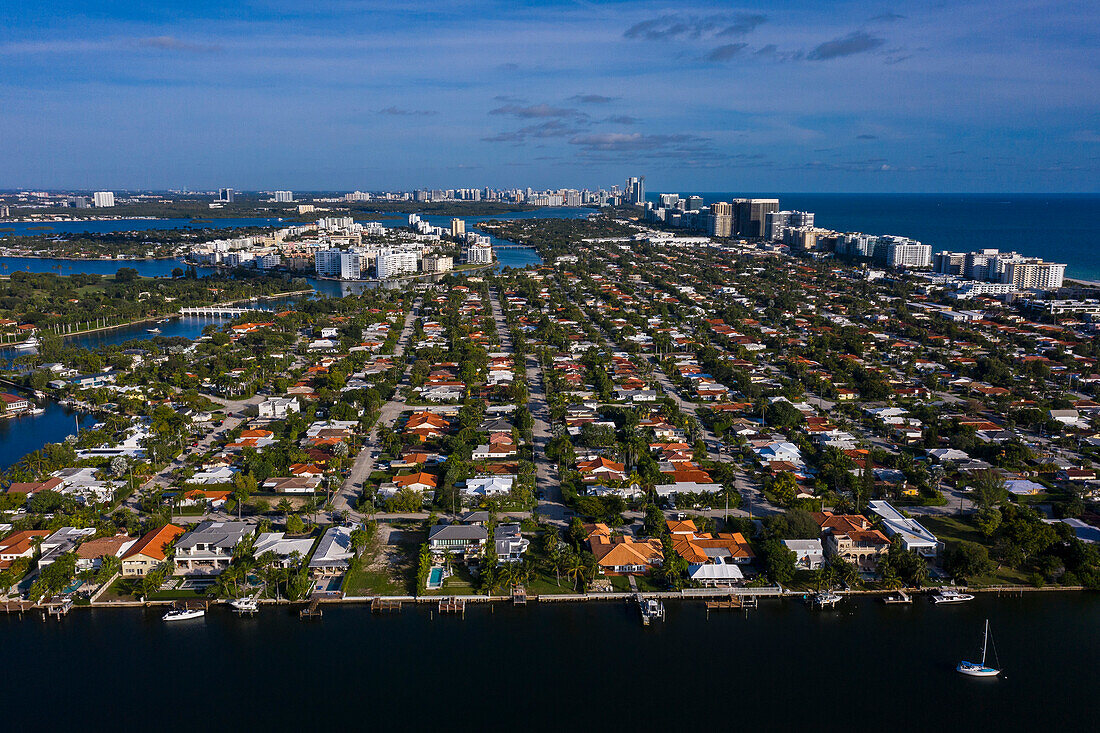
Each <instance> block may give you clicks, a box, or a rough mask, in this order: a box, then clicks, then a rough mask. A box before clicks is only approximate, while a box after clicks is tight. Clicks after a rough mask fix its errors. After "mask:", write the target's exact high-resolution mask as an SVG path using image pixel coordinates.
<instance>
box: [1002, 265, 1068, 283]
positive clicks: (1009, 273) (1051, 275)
mask: <svg viewBox="0 0 1100 733" xmlns="http://www.w3.org/2000/svg"><path fill="white" fill-rule="evenodd" d="M1065 275H1066V266H1065V265H1063V264H1058V263H1054V262H1043V261H1042V260H1037V259H1030V260H1023V261H1009V262H1006V263H1005V269H1004V274H1003V275H1001V282H1002V283H1009V284H1011V285H1014V286H1016V287H1017V288H1020V289H1022V290H1027V289H1029V288H1038V289H1040V290H1053V289H1054V288H1060V287H1062V280H1063V279H1064V278H1065Z"/></svg>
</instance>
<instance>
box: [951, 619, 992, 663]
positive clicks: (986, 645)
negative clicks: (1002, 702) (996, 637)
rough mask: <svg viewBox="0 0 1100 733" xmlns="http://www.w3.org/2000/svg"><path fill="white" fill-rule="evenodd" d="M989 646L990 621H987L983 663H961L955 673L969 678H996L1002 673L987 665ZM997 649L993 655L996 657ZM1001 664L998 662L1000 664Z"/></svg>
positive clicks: (983, 639) (983, 643)
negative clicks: (987, 649)
mask: <svg viewBox="0 0 1100 733" xmlns="http://www.w3.org/2000/svg"><path fill="white" fill-rule="evenodd" d="M988 646H989V619H986V620H985V634H984V635H983V636H982V661H981V662H967V661H965V660H964V661H962V662H959V666H957V667H955V671H956V672H958V673H959V674H965V675H967V676H969V677H996V676H997V675H999V674H1000V673H1001V670H999V669H994V668H993V667H987V666H986V664H985V653H986V648H987V647H988ZM996 654H997V647H993V655H994V656H996ZM999 663H1000V662H999V661H998V664H999Z"/></svg>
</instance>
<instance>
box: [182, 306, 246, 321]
mask: <svg viewBox="0 0 1100 733" xmlns="http://www.w3.org/2000/svg"><path fill="white" fill-rule="evenodd" d="M258 310H259V308H241V307H239V306H228V305H227V306H216V305H215V306H205V307H201V308H180V315H181V316H198V317H205V318H239V317H240V316H243V315H247V314H249V313H254V312H256V311H258Z"/></svg>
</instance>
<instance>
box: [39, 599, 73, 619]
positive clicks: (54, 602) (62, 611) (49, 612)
mask: <svg viewBox="0 0 1100 733" xmlns="http://www.w3.org/2000/svg"><path fill="white" fill-rule="evenodd" d="M42 608H43V609H44V613H43V614H42V618H43V619H46V618H49V617H51V616H52V617H53V618H56V619H57V620H58V621H60V620H61V619H62V618H64V617H65V616H67V615H68V614H69V611H71V610H73V599H72V598H70V597H69V596H65V597H63V598H51V599H50V600H48V601H46V602H45V603H43V604H42Z"/></svg>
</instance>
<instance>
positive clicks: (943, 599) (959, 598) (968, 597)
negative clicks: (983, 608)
mask: <svg viewBox="0 0 1100 733" xmlns="http://www.w3.org/2000/svg"><path fill="white" fill-rule="evenodd" d="M972 600H974V596H973V595H972V594H970V593H963V592H961V591H957V590H955V589H954V588H944V589H943V590H941V591H940V592H939V593H937V594H936V595H934V596H932V602H933V603H966V602H967V601H972Z"/></svg>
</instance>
